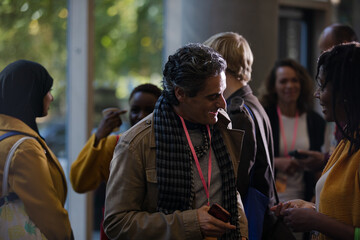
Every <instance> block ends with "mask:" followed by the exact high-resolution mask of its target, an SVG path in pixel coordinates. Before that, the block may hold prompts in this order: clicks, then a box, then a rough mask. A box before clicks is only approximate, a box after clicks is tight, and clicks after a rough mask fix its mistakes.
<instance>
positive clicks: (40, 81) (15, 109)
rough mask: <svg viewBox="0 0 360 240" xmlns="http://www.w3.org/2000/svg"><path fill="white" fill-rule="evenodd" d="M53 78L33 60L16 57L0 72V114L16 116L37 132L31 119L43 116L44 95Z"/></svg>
mask: <svg viewBox="0 0 360 240" xmlns="http://www.w3.org/2000/svg"><path fill="white" fill-rule="evenodd" d="M52 84H53V79H52V77H51V76H50V75H49V73H48V72H47V70H46V69H45V68H44V67H43V66H41V65H40V64H38V63H36V62H31V61H27V60H18V61H15V62H13V63H10V64H9V65H8V66H6V67H5V68H4V70H2V71H1V72H0V114H5V115H9V116H12V117H15V118H18V119H20V120H21V121H23V122H24V123H26V124H27V125H28V126H29V127H31V128H32V129H33V130H34V131H36V132H37V133H39V131H38V128H37V125H36V121H35V119H36V118H37V117H42V116H43V108H44V102H43V99H44V97H45V95H46V94H47V93H48V92H49V91H50V89H51V87H52Z"/></svg>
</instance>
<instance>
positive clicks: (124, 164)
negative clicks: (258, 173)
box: [104, 111, 248, 240]
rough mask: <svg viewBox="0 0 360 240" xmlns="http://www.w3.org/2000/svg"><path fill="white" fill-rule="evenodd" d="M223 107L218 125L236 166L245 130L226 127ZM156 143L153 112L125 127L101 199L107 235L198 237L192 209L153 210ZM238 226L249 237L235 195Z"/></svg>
mask: <svg viewBox="0 0 360 240" xmlns="http://www.w3.org/2000/svg"><path fill="white" fill-rule="evenodd" d="M229 123H230V120H229V119H228V117H227V115H226V113H225V112H224V111H222V114H219V121H218V123H217V124H218V125H219V127H220V129H221V134H222V136H223V139H224V142H225V144H226V146H227V149H228V151H229V154H230V158H231V160H232V162H233V166H234V169H235V175H236V173H237V172H238V171H237V167H238V165H239V161H240V155H241V148H242V139H243V135H244V132H243V131H241V130H231V129H228V128H227V127H228V125H229ZM155 159H156V148H155V134H154V125H153V114H150V115H149V116H147V117H146V118H144V119H143V120H142V121H141V122H139V123H138V124H136V125H135V126H134V127H133V128H131V129H130V130H129V131H127V132H126V133H124V134H123V135H122V136H121V138H120V140H119V143H118V144H117V146H116V148H115V152H114V158H113V159H112V161H111V163H110V177H109V180H108V184H107V190H106V200H105V220H104V229H105V233H106V234H107V235H108V236H109V238H111V239H157V240H159V239H164V240H165V239H166V240H167V239H182V240H184V239H192V240H194V239H202V235H201V231H200V226H199V222H198V218H197V213H196V211H197V210H196V209H194V210H187V211H183V212H180V211H175V212H174V213H173V214H169V215H165V214H163V213H161V212H157V211H156V208H157V197H158V188H157V176H156V161H155ZM238 205H239V206H238V207H239V208H238V209H239V221H240V228H241V229H240V231H241V235H242V236H243V237H246V238H247V237H248V230H247V220H246V217H245V213H244V210H243V207H242V203H241V199H240V198H238Z"/></svg>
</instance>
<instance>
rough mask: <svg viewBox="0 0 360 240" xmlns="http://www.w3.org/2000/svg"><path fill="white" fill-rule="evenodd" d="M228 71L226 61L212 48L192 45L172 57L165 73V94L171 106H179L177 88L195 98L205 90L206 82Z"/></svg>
mask: <svg viewBox="0 0 360 240" xmlns="http://www.w3.org/2000/svg"><path fill="white" fill-rule="evenodd" d="M225 69H226V61H225V60H224V59H223V58H222V56H221V55H220V54H219V53H217V52H216V51H215V50H213V49H212V48H210V47H207V46H205V45H202V44H199V43H190V44H187V45H185V46H184V47H182V48H180V49H178V50H177V51H176V53H175V54H173V55H170V56H169V58H168V61H167V63H166V64H165V67H164V71H163V75H164V77H163V89H164V90H163V93H164V96H165V97H166V98H167V100H169V102H170V104H172V105H178V104H179V101H178V100H177V98H176V96H175V92H174V90H175V87H179V88H182V89H183V90H184V92H185V94H186V95H187V96H189V97H194V96H196V94H197V93H198V92H199V91H200V90H201V89H203V88H204V86H205V84H206V80H207V79H208V78H210V77H215V76H217V75H219V74H220V73H221V72H223V71H225Z"/></svg>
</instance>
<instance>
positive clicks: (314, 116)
mask: <svg viewBox="0 0 360 240" xmlns="http://www.w3.org/2000/svg"><path fill="white" fill-rule="evenodd" d="M265 110H266V112H267V114H268V116H269V119H270V121H271V128H272V130H273V137H274V155H275V157H278V156H279V151H280V143H279V141H280V140H279V139H280V137H279V136H280V128H279V117H278V115H277V111H276V105H274V106H270V107H267V108H265ZM306 114H307V115H306V124H307V131H308V135H309V138H310V139H309V141H310V149H309V150H313V151H321V146H322V145H323V144H324V133H325V120H324V119H323V118H322V117H321V116H320V115H319V114H318V113H316V112H314V111H308V112H307V113H306ZM304 181H305V196H304V199H305V200H308V201H309V200H311V198H312V197H313V195H314V189H315V184H316V179H315V176H314V174H313V172H308V171H305V172H304Z"/></svg>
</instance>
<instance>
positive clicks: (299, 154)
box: [288, 150, 308, 159]
mask: <svg viewBox="0 0 360 240" xmlns="http://www.w3.org/2000/svg"><path fill="white" fill-rule="evenodd" d="M288 154H289V156H292V157H294V158H297V159H304V158H307V157H308V155H306V154H301V153H299V152H298V151H297V150H294V151H290V152H289V153H288Z"/></svg>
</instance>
